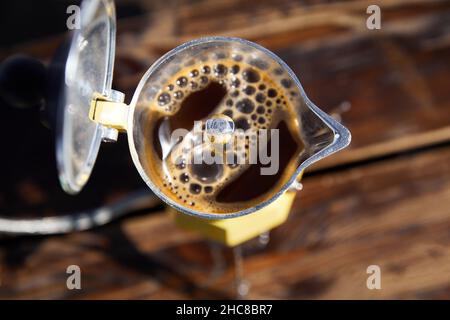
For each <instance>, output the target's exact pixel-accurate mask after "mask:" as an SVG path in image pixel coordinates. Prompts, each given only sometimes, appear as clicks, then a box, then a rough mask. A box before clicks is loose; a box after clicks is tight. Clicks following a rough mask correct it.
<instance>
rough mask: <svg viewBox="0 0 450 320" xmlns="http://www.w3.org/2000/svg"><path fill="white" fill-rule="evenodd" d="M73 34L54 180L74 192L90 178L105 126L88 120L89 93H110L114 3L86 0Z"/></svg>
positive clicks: (61, 101)
mask: <svg viewBox="0 0 450 320" xmlns="http://www.w3.org/2000/svg"><path fill="white" fill-rule="evenodd" d="M80 18H81V26H80V28H79V29H78V30H75V32H74V33H73V35H72V39H71V43H70V49H69V53H68V57H67V61H66V65H65V74H64V77H63V81H64V84H63V85H62V86H61V87H62V90H61V91H60V92H59V98H58V105H57V109H58V110H57V125H56V127H57V128H56V129H57V130H56V158H57V165H58V171H59V180H60V182H61V185H62V187H63V189H64V190H65V191H66V192H68V193H72V194H75V193H78V192H79V191H80V190H81V189H82V188H83V186H84V185H85V184H86V182H87V180H88V179H89V176H90V175H91V171H92V168H93V166H94V163H95V160H96V158H97V154H98V150H99V147H100V143H101V141H102V136H103V133H104V131H105V128H104V127H103V126H101V125H100V124H97V123H95V122H93V121H91V120H90V119H89V116H88V115H89V108H90V102H91V99H92V97H93V94H94V93H96V92H97V93H100V94H102V95H104V96H106V97H108V96H109V95H110V93H111V85H112V73H113V64H114V51H115V34H116V16H115V8H114V2H113V0H85V1H83V2H82V5H81V10H80Z"/></svg>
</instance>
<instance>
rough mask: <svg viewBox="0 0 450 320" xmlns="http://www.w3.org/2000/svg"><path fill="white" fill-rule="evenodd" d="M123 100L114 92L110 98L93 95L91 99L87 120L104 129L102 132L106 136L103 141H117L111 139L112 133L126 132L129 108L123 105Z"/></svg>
mask: <svg viewBox="0 0 450 320" xmlns="http://www.w3.org/2000/svg"><path fill="white" fill-rule="evenodd" d="M123 100H124V96H123V94H122V93H121V92H118V91H115V90H113V92H112V94H111V95H110V97H105V96H103V95H101V94H100V93H94V95H93V97H92V100H91V106H90V109H89V119H91V120H92V121H94V122H96V123H99V124H101V125H103V126H104V127H105V130H104V132H105V134H106V136H105V137H104V138H105V139H104V140H116V139H117V138H116V139H114V138H113V137H112V136H114V134H112V133H113V132H112V131H115V130H118V131H126V130H127V123H128V111H129V106H128V105H127V104H125V103H123ZM111 129H115V130H111ZM108 136H110V137H108ZM111 138H112V139H111Z"/></svg>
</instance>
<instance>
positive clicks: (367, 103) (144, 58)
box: [0, 0, 450, 299]
mask: <svg viewBox="0 0 450 320" xmlns="http://www.w3.org/2000/svg"><path fill="white" fill-rule="evenodd" d="M77 3H78V2H77V1H68V0H53V1H50V0H47V1H31V0H16V1H2V2H1V3H0V63H3V62H4V61H5V59H7V58H8V57H11V56H13V55H17V54H25V55H28V56H30V57H34V58H36V59H39V60H40V61H42V62H43V63H45V64H48V63H49V62H50V61H51V58H52V56H53V55H54V54H55V52H56V50H57V49H58V47H59V46H60V45H61V44H62V43H63V41H64V39H65V37H66V36H67V30H66V19H67V17H68V14H66V8H67V7H68V6H69V5H71V4H77ZM371 4H372V3H371V1H363V0H353V1H351V0H349V1H322V0H304V1H290V0H280V1H270V0H261V1H256V0H253V1H251V0H217V1H212V0H210V1H209V0H178V1H176V0H166V1H145V0H134V1H132V0H130V1H124V0H121V1H116V7H117V17H118V23H117V28H118V33H117V48H116V63H115V69H114V84H113V87H114V88H115V89H117V90H119V91H122V92H124V93H126V101H127V102H129V101H130V99H131V96H132V94H133V92H134V89H135V88H136V86H137V84H138V82H139V80H140V78H141V76H142V75H143V74H144V72H145V71H146V70H147V68H149V67H150V66H151V64H152V63H153V62H154V61H155V60H156V59H157V58H159V57H160V56H161V55H162V54H164V53H165V52H167V51H168V50H170V49H172V48H173V47H175V46H176V45H179V44H181V43H183V42H185V41H188V40H190V39H194V38H197V37H200V36H206V35H225V36H238V37H243V38H247V39H249V40H252V41H255V42H257V43H259V44H261V45H263V46H266V47H268V48H269V49H271V50H273V51H274V52H275V53H277V54H278V55H280V57H281V58H282V59H284V60H285V61H286V62H287V63H288V64H289V65H290V66H291V67H292V69H293V70H294V71H295V72H296V74H297V75H298V76H299V78H300V81H301V82H302V84H303V86H304V88H305V91H306V93H307V94H308V96H309V97H310V98H311V100H312V101H313V102H315V103H316V104H317V105H318V106H320V107H321V108H322V109H324V110H325V111H326V112H328V113H330V114H332V115H333V116H334V117H336V118H337V119H338V120H339V121H342V122H343V123H344V124H345V125H346V126H347V127H349V129H350V130H351V131H352V135H353V141H352V144H351V146H350V147H349V148H348V149H347V150H346V151H344V152H342V153H339V154H337V155H335V156H333V157H330V158H329V159H327V160H325V161H323V162H321V163H319V164H317V165H316V166H314V167H313V168H311V169H310V170H308V172H307V173H306V175H305V178H304V181H303V182H304V190H303V191H302V192H300V193H299V195H298V197H297V199H296V201H295V204H294V207H293V209H292V213H291V215H290V218H289V221H288V223H286V224H285V225H283V226H281V227H279V228H277V229H276V230H274V231H273V232H272V237H271V242H270V243H269V245H268V247H267V248H266V249H264V250H260V249H254V248H253V247H252V246H251V245H250V246H248V247H246V248H245V250H244V255H245V256H246V260H245V261H246V262H245V274H246V277H247V279H248V281H249V283H250V286H251V289H250V294H249V297H250V298H293V299H301V298H307V299H315V298H322V299H328V298H344V299H347V298H348V299H353V298H413V299H448V298H449V297H450V269H449V268H450V249H449V248H450V246H449V244H450V233H449V230H450V229H449V228H450V144H449V141H450V90H449V88H450V77H449V76H450V1H438V0H415V1H412V0H394V1H377V4H378V5H379V7H380V9H381V17H382V20H381V29H380V30H368V29H367V27H366V19H367V18H368V17H369V14H367V13H366V10H367V8H368V6H369V5H371ZM0 107H1V112H2V117H1V119H2V120H3V121H2V127H1V128H0V131H1V137H2V139H1V141H2V146H3V152H2V157H1V160H0V161H1V163H0V184H1V191H0V212H1V214H2V215H6V216H9V217H41V216H47V215H58V214H62V213H68V212H73V211H77V210H82V209H87V208H93V207H96V206H99V205H103V204H107V203H110V202H111V201H114V200H117V199H119V198H120V197H121V196H123V195H126V194H128V193H129V192H130V191H133V190H136V189H139V188H144V187H145V184H144V183H143V181H141V178H140V177H139V175H138V173H137V172H136V170H135V168H134V166H133V164H132V161H131V157H130V156H129V151H128V146H127V141H126V137H125V136H121V137H120V138H119V141H118V142H117V143H115V144H103V145H102V147H101V150H100V153H99V158H98V161H97V163H96V165H95V168H94V171H93V175H92V177H91V179H90V180H89V182H88V184H87V185H86V187H85V188H84V189H83V191H82V192H81V193H80V194H79V195H77V196H69V195H66V194H65V193H64V192H63V191H62V190H61V188H60V186H59V183H58V179H57V171H56V164H55V156H54V137H53V132H52V130H51V129H49V128H47V127H46V126H45V125H43V124H42V121H41V120H42V112H40V111H39V107H36V108H34V107H33V108H25V109H24V108H14V107H11V106H10V105H8V103H7V101H0ZM44 122H45V121H44ZM221 250H222V251H223V252H222V253H223V256H224V259H225V260H224V266H223V273H221V274H220V275H219V276H214V277H213V276H211V277H209V276H205V274H213V271H214V266H215V265H216V263H217V261H216V262H215V259H214V254H212V253H211V251H210V249H209V243H208V242H207V241H205V240H204V239H202V238H200V237H198V236H196V235H194V234H191V233H187V232H184V231H181V230H179V229H177V228H176V227H175V226H174V225H173V223H172V221H171V219H170V218H169V217H168V216H167V215H166V214H165V213H164V210H163V207H162V206H160V207H158V208H156V209H155V210H152V211H150V212H147V211H146V212H137V213H135V214H133V215H131V216H130V217H129V218H128V219H121V220H120V221H118V222H115V223H113V224H111V225H109V226H106V227H102V228H98V229H96V230H93V231H90V232H83V233H76V234H72V235H61V236H51V237H4V238H0V271H1V273H0V275H3V276H2V282H1V285H0V298H3V299H15V298H42V299H48V298H77V299H89V298H144V299H155V298H156V299H157V298H216V297H222V298H223V297H225V298H228V297H233V293H232V289H230V285H229V283H230V279H232V277H233V268H232V262H231V255H230V252H229V251H228V250H227V249H225V248H223V249H221ZM70 264H77V265H80V267H81V269H82V270H83V289H82V290H80V291H77V290H75V291H69V290H67V288H66V287H65V279H66V273H65V268H66V267H67V266H68V265H70ZM373 264H375V265H380V267H381V269H382V272H383V273H382V274H383V289H382V290H368V289H367V287H366V285H365V283H366V282H365V281H366V278H367V274H366V268H367V266H369V265H373Z"/></svg>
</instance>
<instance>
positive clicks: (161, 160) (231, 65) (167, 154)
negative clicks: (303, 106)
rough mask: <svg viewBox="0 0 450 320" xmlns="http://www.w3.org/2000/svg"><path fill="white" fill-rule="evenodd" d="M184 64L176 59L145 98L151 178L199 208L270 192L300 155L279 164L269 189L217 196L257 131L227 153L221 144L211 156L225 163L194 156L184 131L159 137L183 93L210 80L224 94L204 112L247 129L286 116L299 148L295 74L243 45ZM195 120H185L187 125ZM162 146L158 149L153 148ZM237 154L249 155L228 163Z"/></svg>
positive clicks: (206, 145) (224, 206) (237, 171)
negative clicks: (179, 137) (177, 138)
mask: <svg viewBox="0 0 450 320" xmlns="http://www.w3.org/2000/svg"><path fill="white" fill-rule="evenodd" d="M187 64H188V65H180V66H179V68H178V70H177V72H175V73H174V74H173V75H172V76H170V77H169V78H168V79H167V81H165V84H164V85H163V86H162V88H161V89H160V90H159V91H158V93H157V94H155V96H154V97H153V99H151V100H150V101H149V104H148V108H149V113H148V130H147V137H149V139H148V142H149V143H147V144H146V154H147V159H148V164H147V167H148V170H147V171H148V172H149V173H150V178H151V179H152V181H154V182H156V184H157V185H158V186H159V188H160V189H161V190H162V191H163V193H164V194H165V195H167V196H168V197H170V198H171V199H172V200H174V201H176V202H178V203H179V204H180V205H182V206H186V207H188V208H191V209H195V210H199V211H203V212H214V213H229V212H235V211H240V210H244V209H246V208H248V207H251V206H254V205H256V204H257V203H258V202H261V201H263V200H265V199H267V198H269V197H270V196H271V195H272V194H274V193H276V192H277V191H278V190H279V189H280V187H281V186H282V185H283V184H284V183H285V182H286V181H287V180H288V179H289V178H290V176H291V174H292V172H293V171H294V170H295V169H296V167H297V165H298V163H297V161H295V160H293V161H290V162H289V163H288V164H287V165H286V166H285V167H284V168H280V170H282V171H283V172H282V173H281V174H280V175H279V177H278V181H277V183H276V184H275V185H274V186H273V187H272V188H271V191H268V192H263V193H262V194H261V195H259V196H257V197H254V198H252V199H248V201H239V202H231V203H230V202H218V201H217V196H218V195H219V194H220V192H221V191H222V190H223V189H224V188H226V187H227V185H229V184H230V183H232V182H233V181H235V180H237V179H239V177H240V175H242V174H243V173H244V172H245V171H246V170H247V169H248V168H249V166H250V165H249V164H248V158H249V156H250V149H251V148H252V147H253V146H254V145H255V144H256V143H257V138H255V139H253V138H249V137H247V138H244V139H245V141H244V143H243V144H241V145H239V146H236V145H234V146H233V147H232V148H231V152H232V155H231V156H230V153H229V152H228V153H225V152H223V151H222V150H221V149H219V150H220V152H219V154H215V155H214V156H217V157H218V158H221V159H222V160H223V161H222V163H224V164H212V165H205V164H203V165H202V164H192V157H193V155H194V154H195V152H196V148H193V147H192V144H191V143H189V139H183V141H181V142H179V143H177V144H175V145H174V146H170V147H168V144H167V143H164V141H166V140H167V139H168V137H167V135H168V134H169V135H170V133H171V131H172V130H173V129H174V128H171V121H172V120H173V119H174V118H175V117H176V116H177V114H179V113H180V111H181V109H182V108H183V107H184V106H185V102H186V99H188V98H189V97H191V96H192V95H193V94H196V93H199V92H203V91H206V90H212V89H210V88H212V86H216V87H218V86H220V87H221V88H223V89H224V96H223V98H222V99H221V100H220V102H219V103H218V104H217V105H216V106H215V107H214V109H213V110H212V111H211V112H210V113H209V116H211V115H214V114H223V115H226V116H228V117H230V118H231V119H232V120H233V121H234V124H235V127H236V129H241V130H243V131H246V132H257V130H260V129H274V128H277V127H278V125H279V124H280V123H281V122H285V123H286V124H287V126H288V128H289V131H290V133H291V136H292V137H294V140H295V143H296V144H297V151H298V152H300V151H301V147H302V142H301V140H300V138H299V137H300V128H299V124H298V121H296V119H297V115H296V113H295V110H294V108H295V106H296V105H297V104H298V101H299V93H298V90H297V89H296V87H295V85H294V84H293V81H292V80H291V79H290V77H289V76H288V75H287V74H286V72H285V71H284V70H283V69H281V68H280V67H279V66H278V65H276V64H275V63H274V62H272V61H270V62H269V61H266V60H263V59H255V58H254V57H252V56H247V55H246V53H245V52H239V53H228V54H226V53H225V54H224V53H223V52H213V53H211V54H210V56H209V57H205V56H201V57H198V58H193V59H191V60H189V61H188V63H187ZM217 90H218V89H215V92H218V91H217ZM211 92H212V91H211ZM208 99H209V98H208ZM211 99H213V97H211ZM196 107H197V108H202V107H204V106H203V105H198V106H196ZM207 119H208V116H206V117H202V118H199V119H195V120H197V121H203V123H205V121H206V120H207ZM172 122H173V121H172ZM193 125H194V124H193V123H190V124H188V125H186V129H188V130H190V131H191V133H192V132H193V130H192V128H193ZM240 138H242V137H240ZM233 139H234V141H236V139H239V138H238V136H237V135H236V136H234V137H233ZM157 144H159V146H157ZM201 146H202V147H203V150H208V151H212V153H213V154H214V152H215V151H216V149H215V148H214V145H212V144H211V143H210V142H209V141H204V140H201ZM159 148H160V149H161V151H159V152H158V149H159ZM228 151H230V150H229V149H228ZM280 152H281V150H280ZM239 156H241V157H243V158H241V160H242V159H247V163H244V164H242V163H239V164H236V163H229V162H230V161H229V159H230V158H233V159H234V160H236V158H237V157H239ZM257 183H258V181H255V184H257Z"/></svg>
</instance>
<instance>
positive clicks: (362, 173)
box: [0, 147, 450, 299]
mask: <svg viewBox="0 0 450 320" xmlns="http://www.w3.org/2000/svg"><path fill="white" fill-rule="evenodd" d="M449 177H450V148H449V147H444V148H441V149H437V150H432V151H428V152H423V153H419V154H414V155H405V156H402V157H400V158H397V159H393V160H388V161H382V162H376V163H372V164H367V165H364V166H360V167H356V168H351V169H346V170H343V171H338V172H334V173H328V174H325V175H316V176H311V177H307V178H305V180H304V190H303V191H302V192H301V193H299V195H298V198H297V199H296V202H295V204H294V208H293V210H292V213H291V215H290V218H289V221H288V222H287V223H285V224H284V225H282V226H281V227H279V228H278V229H276V230H275V231H274V232H272V240H271V242H270V244H269V246H268V248H267V249H265V250H261V249H252V248H250V246H247V247H246V249H245V250H244V252H246V259H245V274H246V278H247V280H248V281H249V283H250V284H251V291H250V295H249V297H250V298H276V299H278V298H294V299H297V298H308V299H316V298H320V299H328V298H343V299H355V298H357V299H361V298H377V299H378V298H380V299H384V298H401V299H403V298H420V299H422V298H424V299H430V298H447V299H448V298H450V249H449V245H450V233H449V231H448V230H449V228H450V179H449ZM0 253H1V254H0V256H1V269H2V286H1V287H0V298H6V299H8V298H76V299H87V298H93V299H100V298H113V299H117V298H138V299H141V298H143V299H155V298H214V297H216V298H218V297H232V292H233V287H232V285H231V284H232V283H233V282H232V280H233V268H232V264H231V256H230V254H229V252H227V250H225V251H224V257H225V263H226V264H225V270H224V272H223V273H222V274H219V275H218V276H214V268H213V263H212V261H213V260H212V257H211V252H210V251H209V247H208V243H207V242H205V241H204V240H202V239H200V238H199V237H198V236H196V235H194V234H192V233H186V232H184V231H181V230H179V229H177V228H176V227H175V226H174V225H173V224H172V222H171V221H170V218H169V217H168V216H167V215H165V214H163V213H159V214H153V215H143V216H136V217H133V218H130V219H127V220H125V221H123V223H115V224H113V225H111V226H108V227H105V228H102V229H99V230H98V231H93V232H83V233H78V234H72V235H67V236H58V237H48V238H21V239H12V240H10V241H5V240H4V242H3V245H2V246H1V249H0ZM69 264H77V265H79V266H80V267H81V269H82V272H83V282H82V287H83V290H81V291H68V290H67V289H66V288H65V281H66V276H67V275H66V274H65V269H66V267H67V266H68V265H69ZM369 265H378V266H380V268H381V271H382V290H368V289H367V288H366V279H367V276H368V275H367V274H366V268H367V267H368V266H369Z"/></svg>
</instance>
